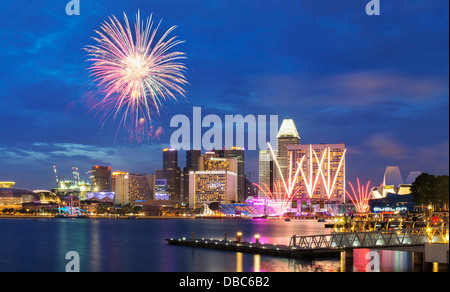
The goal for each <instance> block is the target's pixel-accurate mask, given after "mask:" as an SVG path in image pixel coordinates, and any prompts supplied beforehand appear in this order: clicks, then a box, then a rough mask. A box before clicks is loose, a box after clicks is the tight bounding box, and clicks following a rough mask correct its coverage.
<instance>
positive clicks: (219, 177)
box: [189, 170, 238, 209]
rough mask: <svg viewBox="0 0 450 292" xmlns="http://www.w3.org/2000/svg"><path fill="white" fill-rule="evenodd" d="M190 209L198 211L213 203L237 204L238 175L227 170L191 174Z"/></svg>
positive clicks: (192, 172)
mask: <svg viewBox="0 0 450 292" xmlns="http://www.w3.org/2000/svg"><path fill="white" fill-rule="evenodd" d="M189 176H190V178H189V208H191V209H197V208H200V207H201V206H203V204H210V203H213V202H219V203H233V202H237V199H238V198H237V187H236V183H237V175H236V173H235V172H231V171H227V170H213V171H191V172H190V173H189Z"/></svg>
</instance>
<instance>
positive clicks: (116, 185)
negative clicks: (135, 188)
mask: <svg viewBox="0 0 450 292" xmlns="http://www.w3.org/2000/svg"><path fill="white" fill-rule="evenodd" d="M112 191H113V192H114V193H115V195H114V203H116V204H122V205H127V204H129V203H130V181H129V173H128V172H123V171H114V172H113V173H112Z"/></svg>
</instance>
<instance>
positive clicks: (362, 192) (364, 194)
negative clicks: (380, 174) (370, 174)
mask: <svg viewBox="0 0 450 292" xmlns="http://www.w3.org/2000/svg"><path fill="white" fill-rule="evenodd" d="M356 180H357V184H358V189H357V191H355V188H354V187H353V185H352V183H351V182H348V184H349V185H350V187H351V188H352V193H350V192H348V191H347V190H346V193H347V196H348V197H349V198H350V200H351V201H352V203H353V205H354V206H355V208H356V211H357V212H358V213H367V212H369V210H370V206H369V200H370V199H371V198H372V194H371V192H370V187H369V185H370V181H368V182H367V184H366V185H365V186H364V185H361V184H360V182H359V178H357V179H356Z"/></svg>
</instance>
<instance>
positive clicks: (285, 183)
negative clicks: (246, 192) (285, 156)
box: [254, 143, 301, 216]
mask: <svg viewBox="0 0 450 292" xmlns="http://www.w3.org/2000/svg"><path fill="white" fill-rule="evenodd" d="M267 146H268V147H269V150H270V154H271V156H272V159H273V161H274V162H275V165H276V166H277V169H278V172H279V175H280V177H281V181H278V182H276V183H275V189H274V192H272V191H270V188H269V187H268V186H267V185H266V184H263V186H260V185H258V184H254V185H255V186H256V187H258V188H259V189H260V190H261V191H262V193H263V194H264V196H265V197H266V198H267V199H269V201H270V202H271V203H272V204H273V205H274V206H273V208H274V209H275V213H276V214H274V215H277V216H282V215H284V214H285V213H286V212H288V211H289V209H290V207H291V204H292V200H293V199H294V198H295V197H296V196H297V194H298V192H299V190H300V188H296V187H295V183H296V178H297V176H298V174H299V171H300V169H301V166H300V165H298V166H297V168H296V171H295V175H294V176H292V174H291V173H292V170H293V168H292V167H293V166H292V159H290V164H289V177H287V178H285V177H284V174H283V172H282V171H281V167H280V164H279V163H278V159H277V157H276V155H275V153H274V151H273V149H272V146H271V145H270V143H267Z"/></svg>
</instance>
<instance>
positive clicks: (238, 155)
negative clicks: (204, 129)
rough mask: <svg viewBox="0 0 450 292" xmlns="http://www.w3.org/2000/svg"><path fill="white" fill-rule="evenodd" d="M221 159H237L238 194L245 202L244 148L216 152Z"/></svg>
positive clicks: (239, 198)
mask: <svg viewBox="0 0 450 292" xmlns="http://www.w3.org/2000/svg"><path fill="white" fill-rule="evenodd" d="M214 152H215V153H216V155H217V156H218V157H220V158H230V159H237V192H238V200H239V201H240V202H244V201H245V193H246V191H245V167H244V165H245V158H244V148H242V147H225V148H224V149H222V150H214Z"/></svg>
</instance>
